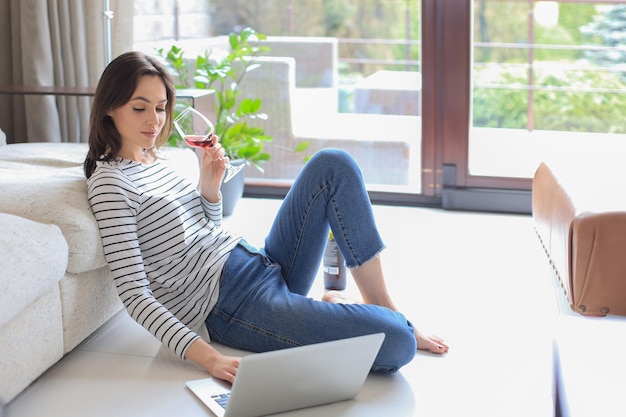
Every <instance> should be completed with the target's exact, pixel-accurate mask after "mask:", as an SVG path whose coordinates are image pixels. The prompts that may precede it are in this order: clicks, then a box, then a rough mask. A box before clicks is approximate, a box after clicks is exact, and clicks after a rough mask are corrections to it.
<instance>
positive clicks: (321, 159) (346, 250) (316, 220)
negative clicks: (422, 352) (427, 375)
mask: <svg viewBox="0 0 626 417" xmlns="http://www.w3.org/2000/svg"><path fill="white" fill-rule="evenodd" d="M329 226H330V227H331V228H332V230H333V234H334V235H335V239H336V240H337V244H338V246H339V248H340V250H341V252H342V254H343V255H344V257H345V259H346V265H347V266H348V267H349V268H355V267H358V266H360V265H362V264H363V263H365V262H367V261H368V260H370V259H372V258H373V257H375V256H376V255H377V254H378V253H379V252H380V251H381V250H383V249H384V244H383V242H382V239H381V237H380V235H379V233H378V231H377V228H376V224H375V221H374V216H373V213H372V209H371V204H370V201H369V197H368V195H367V192H366V190H365V185H364V183H363V178H362V176H361V172H360V170H359V168H358V166H357V164H356V162H355V161H354V160H353V159H352V157H351V156H350V155H349V154H348V153H347V152H344V151H341V150H334V149H333V150H323V151H320V152H318V153H316V154H315V155H314V156H313V158H311V159H310V160H309V161H308V162H307V163H306V164H305V166H304V168H303V170H302V172H301V173H300V175H299V176H298V178H297V179H296V181H295V182H294V184H293V186H292V188H291V190H290V191H289V193H288V194H287V196H286V197H285V200H284V202H283V203H282V206H281V208H280V210H279V212H278V214H277V216H276V219H275V220H274V224H273V226H272V228H271V230H270V232H269V235H268V236H267V238H266V240H265V248H264V249H261V250H257V249H255V248H252V247H251V246H250V245H249V244H247V242H245V241H242V242H241V243H240V244H239V245H238V246H237V247H236V248H235V249H234V250H233V252H232V253H231V254H230V256H229V258H228V260H227V262H226V265H225V267H224V271H223V273H222V277H221V281H220V294H219V299H218V302H217V304H216V306H215V307H214V308H213V310H212V311H211V313H210V314H209V316H208V318H207V320H206V325H207V328H208V330H209V335H210V337H211V339H212V340H214V341H216V342H219V343H222V344H225V345H228V346H233V347H236V348H239V349H245V350H250V351H253V352H263V351H269V350H276V349H284V348H289V347H294V346H301V345H307V344H312V343H319V342H325V341H329V340H336V339H342V338H346V337H353V336H361V335H364V334H370V333H377V332H384V333H385V341H384V343H383V346H382V347H381V350H380V352H379V354H378V356H377V358H376V360H375V362H374V365H373V367H372V371H374V372H395V371H397V370H398V369H399V368H400V367H401V366H403V365H405V364H406V363H408V362H409V361H411V359H413V357H414V355H415V351H416V348H417V346H416V341H415V334H414V331H413V326H412V325H411V323H410V322H409V321H408V320H407V319H406V318H405V317H404V316H403V315H402V314H400V313H398V312H394V311H391V310H390V309H388V308H385V307H380V306H375V305H367V304H334V303H326V302H321V301H315V300H313V299H311V298H308V297H307V296H306V295H307V293H308V292H309V290H310V289H311V286H312V284H313V282H314V280H315V278H316V275H317V272H318V270H319V266H320V263H321V259H322V257H323V252H324V248H325V245H326V241H327V238H328V230H329Z"/></svg>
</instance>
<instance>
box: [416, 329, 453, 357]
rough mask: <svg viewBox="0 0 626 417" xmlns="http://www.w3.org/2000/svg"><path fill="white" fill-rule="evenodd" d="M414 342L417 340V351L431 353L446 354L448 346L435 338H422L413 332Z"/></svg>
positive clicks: (422, 336) (419, 334)
mask: <svg viewBox="0 0 626 417" xmlns="http://www.w3.org/2000/svg"><path fill="white" fill-rule="evenodd" d="M415 340H417V350H426V351H428V352H432V353H446V352H447V351H448V350H449V347H448V345H446V344H445V342H444V341H443V340H442V339H440V338H438V337H436V336H424V335H423V334H421V333H420V332H418V331H417V330H415Z"/></svg>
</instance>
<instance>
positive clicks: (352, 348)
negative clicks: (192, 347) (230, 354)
mask: <svg viewBox="0 0 626 417" xmlns="http://www.w3.org/2000/svg"><path fill="white" fill-rule="evenodd" d="M384 338H385V334H384V333H376V334H370V335H366V336H358V337H351V338H347V339H340V340H334V341H331V342H324V343H318V344H313V345H306V346H300V347H295V348H289V349H282V350H276V351H271V352H265V353H256V354H251V355H248V356H245V357H243V358H242V360H241V363H240V364H239V369H238V370H237V377H236V378H235V383H234V384H233V385H232V387H231V386H230V384H228V383H227V382H224V381H221V380H218V379H214V378H204V379H199V380H194V381H188V382H187V383H186V384H187V387H188V388H189V389H190V390H191V391H192V392H193V393H194V394H195V395H196V396H197V397H198V398H199V399H200V400H201V401H202V402H203V403H204V404H206V405H207V407H209V409H210V410H211V411H212V412H213V413H214V414H215V415H216V416H218V417H232V416H236V417H253V416H262V415H267V414H275V413H280V412H284V411H291V410H296V409H300V408H306V407H312V406H317V405H322V404H328V403H333V402H337V401H343V400H348V399H351V398H354V397H356V395H357V394H358V393H359V391H360V390H361V387H362V386H363V384H364V383H365V379H366V378H367V375H368V374H369V371H370V369H371V367H372V364H373V363H374V359H375V358H376V355H377V354H378V351H379V350H380V346H381V345H382V343H383V340H384Z"/></svg>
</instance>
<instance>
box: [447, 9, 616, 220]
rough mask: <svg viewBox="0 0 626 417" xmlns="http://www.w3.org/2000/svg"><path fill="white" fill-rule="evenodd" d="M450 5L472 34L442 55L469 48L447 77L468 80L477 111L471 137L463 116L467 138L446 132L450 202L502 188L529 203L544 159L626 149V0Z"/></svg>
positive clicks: (580, 160)
mask: <svg viewBox="0 0 626 417" xmlns="http://www.w3.org/2000/svg"><path fill="white" fill-rule="evenodd" d="M450 3H451V2H449V1H444V2H442V4H441V5H440V7H441V9H442V10H441V12H442V16H443V17H442V19H443V20H444V22H445V25H444V26H445V27H455V28H461V30H462V31H464V32H465V34H466V36H467V39H468V41H465V42H463V40H462V39H461V36H460V35H456V39H457V41H459V45H460V46H459V45H445V46H444V52H443V58H442V59H443V60H444V61H446V60H448V61H446V62H450V60H453V59H454V58H451V57H450V56H451V55H452V54H454V51H459V53H460V54H461V55H462V56H463V59H462V61H463V62H459V65H458V66H456V67H455V68H454V69H452V70H451V71H453V73H452V74H448V77H447V79H448V80H450V79H451V78H450V76H451V77H460V79H461V80H467V85H463V86H461V87H460V89H459V91H460V92H459V93H458V95H457V97H456V101H457V102H459V101H460V102H462V103H466V104H465V105H461V107H465V108H464V109H463V110H461V111H460V113H467V114H468V115H469V119H468V120H463V121H461V122H460V123H461V124H463V125H464V124H465V123H466V122H467V127H466V130H467V132H466V134H465V135H464V134H463V132H462V131H463V129H464V127H463V126H462V125H458V126H457V125H456V124H457V122H456V121H452V123H453V124H455V127H453V128H452V129H456V130H458V136H454V137H453V136H450V135H445V134H444V135H443V141H444V155H445V156H444V161H443V170H444V180H443V182H444V183H445V185H444V192H443V200H444V206H445V203H446V201H445V200H446V196H448V197H451V205H452V206H455V205H460V206H462V205H463V204H469V206H472V204H473V202H472V201H470V200H471V198H469V199H466V200H465V201H463V194H465V196H471V194H472V193H474V194H475V195H481V191H482V195H483V196H485V195H489V196H490V197H493V196H497V195H498V193H497V192H501V194H500V195H501V196H502V197H503V198H506V199H508V200H509V202H511V201H514V200H516V201H517V204H518V205H521V206H526V207H525V208H523V209H520V211H528V210H529V208H530V207H529V203H530V201H529V198H530V197H529V196H530V194H529V193H530V187H531V178H532V176H533V175H534V171H535V170H536V168H537V166H538V165H539V163H540V162H541V161H550V160H559V162H560V163H569V164H572V165H574V166H576V164H584V163H585V160H587V159H589V158H590V157H592V156H593V157H596V156H599V155H603V156H605V157H608V156H610V155H624V154H625V153H626V136H624V135H625V134H626V124H625V123H626V122H625V121H624V118H623V109H624V108H626V85H625V83H626V72H625V71H626V68H625V67H624V62H625V60H624V57H625V56H626V52H625V51H624V47H623V44H622V41H621V39H622V35H623V30H622V29H620V28H621V27H623V26H622V25H623V24H624V22H626V2H624V1H604V2H594V1H589V0H570V1H534V0H532V1H531V0H528V1H526V0H508V1H506V0H474V1H471V2H470V1H466V2H464V6H462V7H461V8H462V9H463V10H462V11H458V10H457V11H455V12H452V11H450V10H448V9H449V8H450V7H449V6H450ZM469 24H471V26H470V25H469ZM446 34H448V33H447V32H446ZM450 36H453V37H454V36H455V35H454V34H451V35H450ZM467 46H469V52H470V54H469V55H466V54H464V53H463V52H462V51H463V50H464V49H465V48H466V47H467ZM446 48H447V49H446ZM466 57H468V58H469V59H468V60H467V61H465V58H466ZM464 62H467V63H466V64H464ZM466 74H469V79H468V78H467V75H466ZM446 189H447V190H448V192H447V193H446V192H445V190H446ZM487 191H488V192H487ZM510 208H511V210H512V211H516V210H515V209H514V208H513V207H510Z"/></svg>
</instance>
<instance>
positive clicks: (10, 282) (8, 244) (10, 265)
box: [0, 213, 68, 326]
mask: <svg viewBox="0 0 626 417" xmlns="http://www.w3.org/2000/svg"><path fill="white" fill-rule="evenodd" d="M0 234H2V239H0V253H1V254H2V257H0V306H1V307H0V326H2V325H4V324H5V323H7V322H9V321H10V320H11V319H12V318H13V317H15V316H16V315H17V314H18V313H20V312H21V311H22V310H24V309H26V307H28V306H29V305H30V304H32V303H33V302H34V301H35V300H37V299H38V298H40V297H41V296H43V295H44V294H45V293H47V292H49V291H50V288H51V287H53V286H55V287H56V286H57V285H58V282H59V281H60V280H61V278H62V277H63V275H64V274H65V269H66V267H67V253H68V249H67V243H66V242H65V239H63V235H62V234H61V231H60V230H59V228H58V227H57V226H54V225H50V224H41V223H36V222H33V221H30V220H27V219H24V218H21V217H18V216H13V215H10V214H6V213H0Z"/></svg>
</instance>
